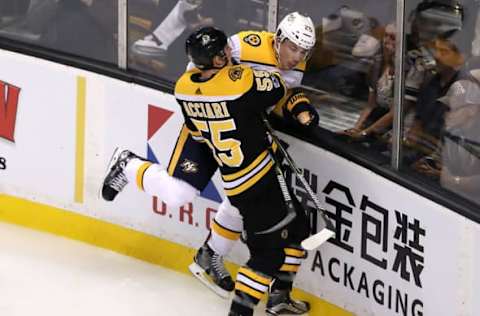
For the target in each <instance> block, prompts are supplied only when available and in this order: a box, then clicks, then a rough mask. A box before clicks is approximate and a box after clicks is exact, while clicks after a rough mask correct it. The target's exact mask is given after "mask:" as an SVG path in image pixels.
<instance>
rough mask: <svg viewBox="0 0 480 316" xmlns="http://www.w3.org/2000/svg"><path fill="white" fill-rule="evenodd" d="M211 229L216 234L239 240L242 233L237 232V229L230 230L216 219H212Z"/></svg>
mask: <svg viewBox="0 0 480 316" xmlns="http://www.w3.org/2000/svg"><path fill="white" fill-rule="evenodd" d="M211 229H212V231H213V232H215V233H216V234H218V235H220V236H222V237H224V238H226V239H230V240H238V239H239V238H240V234H241V233H239V232H235V231H232V230H229V229H227V228H225V227H222V226H220V225H219V224H218V223H217V222H215V220H213V221H212V224H211Z"/></svg>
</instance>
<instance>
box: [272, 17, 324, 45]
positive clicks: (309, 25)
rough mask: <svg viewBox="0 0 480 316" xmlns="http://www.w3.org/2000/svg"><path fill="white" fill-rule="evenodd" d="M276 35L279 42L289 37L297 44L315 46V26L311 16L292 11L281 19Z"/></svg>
mask: <svg viewBox="0 0 480 316" xmlns="http://www.w3.org/2000/svg"><path fill="white" fill-rule="evenodd" d="M275 37H276V41H277V43H278V44H280V43H281V42H283V41H284V40H285V39H286V38H288V39H289V40H290V41H291V42H293V43H294V44H295V45H297V46H299V47H301V48H303V49H306V50H311V49H312V48H313V46H315V40H316V39H315V26H314V25H313V22H312V19H311V18H310V17H308V16H305V15H301V14H300V13H298V12H292V13H289V14H287V15H286V16H285V17H284V18H283V20H282V21H280V23H279V24H278V26H277V30H276V32H275Z"/></svg>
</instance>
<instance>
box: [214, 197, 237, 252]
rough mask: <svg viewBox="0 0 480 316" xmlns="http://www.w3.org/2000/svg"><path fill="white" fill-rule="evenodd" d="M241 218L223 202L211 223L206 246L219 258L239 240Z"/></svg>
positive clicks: (231, 207) (228, 204) (230, 206)
mask: <svg viewBox="0 0 480 316" xmlns="http://www.w3.org/2000/svg"><path fill="white" fill-rule="evenodd" d="M242 230H243V218H242V216H241V215H240V212H239V211H238V209H237V208H236V207H234V206H232V205H231V204H230V203H229V202H228V200H224V201H223V202H222V204H220V207H219V208H218V211H217V213H216V214H215V218H214V219H213V221H212V222H211V235H210V239H209V240H208V242H207V244H208V246H209V247H210V248H211V249H213V250H214V251H215V252H216V253H218V254H219V255H221V256H226V255H227V254H228V253H229V252H230V250H231V249H232V248H233V246H234V245H235V242H236V241H237V240H238V239H239V238H240V235H241V233H242Z"/></svg>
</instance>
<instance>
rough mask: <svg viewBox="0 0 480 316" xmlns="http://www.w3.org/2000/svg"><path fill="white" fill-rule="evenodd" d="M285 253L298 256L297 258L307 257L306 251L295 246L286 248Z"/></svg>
mask: <svg viewBox="0 0 480 316" xmlns="http://www.w3.org/2000/svg"><path fill="white" fill-rule="evenodd" d="M283 250H284V251H285V254H286V255H287V256H291V257H297V258H304V257H305V251H304V250H300V249H295V248H284V249H283Z"/></svg>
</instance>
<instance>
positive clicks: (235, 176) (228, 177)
mask: <svg viewBox="0 0 480 316" xmlns="http://www.w3.org/2000/svg"><path fill="white" fill-rule="evenodd" d="M267 155H268V151H267V150H265V151H264V152H263V153H261V154H260V155H259V156H258V157H257V158H256V159H255V160H254V161H253V162H252V163H251V164H249V165H248V166H247V167H245V168H243V169H242V170H240V171H237V172H235V173H231V174H227V175H222V179H223V180H224V181H232V180H235V179H238V178H240V177H242V176H243V175H245V174H247V173H249V172H250V171H252V169H253V168H255V167H256V166H258V165H259V164H260V163H261V162H262V161H263V160H264V159H265V157H267Z"/></svg>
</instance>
